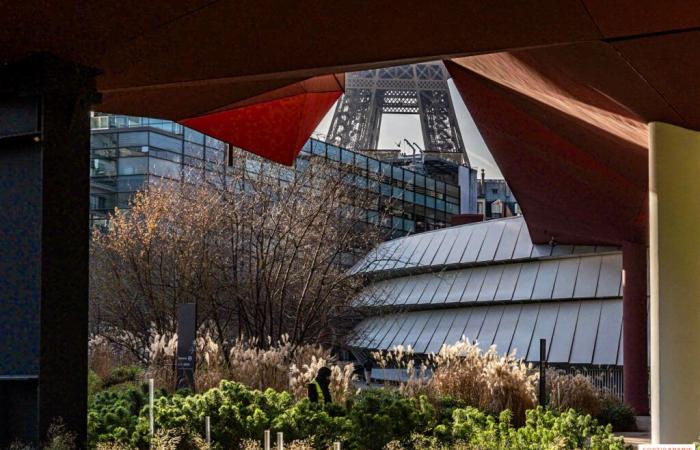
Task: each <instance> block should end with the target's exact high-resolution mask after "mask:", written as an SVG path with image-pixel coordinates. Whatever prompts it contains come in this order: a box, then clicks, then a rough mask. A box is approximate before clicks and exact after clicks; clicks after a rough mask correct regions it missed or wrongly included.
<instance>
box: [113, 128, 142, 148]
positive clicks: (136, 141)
mask: <svg viewBox="0 0 700 450" xmlns="http://www.w3.org/2000/svg"><path fill="white" fill-rule="evenodd" d="M147 145H148V133H147V132H145V131H137V132H129V133H119V146H120V147H141V146H147Z"/></svg>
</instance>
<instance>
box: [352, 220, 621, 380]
mask: <svg viewBox="0 0 700 450" xmlns="http://www.w3.org/2000/svg"><path fill="white" fill-rule="evenodd" d="M353 272H354V273H356V274H357V273H363V274H364V275H367V276H369V277H370V278H371V279H373V280H374V281H373V282H372V283H371V284H370V285H368V286H367V287H366V288H365V290H364V291H363V292H362V293H361V294H360V299H358V300H361V301H362V302H363V303H367V304H369V305H371V307H372V308H381V311H382V314H381V315H371V317H369V318H367V319H365V320H364V321H363V322H362V323H360V324H359V325H358V326H357V328H356V331H357V337H356V338H355V339H354V340H353V341H352V342H351V343H350V345H351V346H353V347H355V349H356V350H359V351H367V350H389V349H391V348H394V347H396V346H403V347H407V346H411V347H412V348H413V350H414V351H415V352H416V353H417V354H419V355H420V354H427V353H437V352H438V351H439V350H440V348H441V347H442V345H443V344H454V343H456V342H457V341H458V340H460V339H461V338H462V337H466V338H467V339H469V340H470V341H474V340H476V341H478V343H479V345H480V347H481V348H482V349H484V350H485V349H487V348H488V347H489V346H491V345H495V346H496V350H497V351H498V352H499V353H502V354H508V353H511V352H515V354H516V356H518V357H522V358H524V359H525V360H527V361H533V362H534V361H537V360H538V359H539V345H538V344H539V339H541V338H544V339H546V340H547V344H548V355H549V356H548V361H549V363H552V364H559V365H565V366H566V365H585V366H590V365H605V366H608V365H622V361H623V359H622V358H623V354H622V346H621V345H620V342H621V337H622V334H621V333H622V254H621V252H620V249H618V248H616V247H608V246H597V247H596V246H572V245H557V246H550V245H547V244H533V242H532V240H531V239H530V236H529V233H528V230H527V225H526V223H525V220H524V219H523V217H513V218H508V219H497V220H491V221H486V222H480V223H475V224H468V225H461V226H455V227H452V228H449V229H445V230H438V231H433V232H429V233H422V234H418V235H414V236H409V237H405V238H401V239H395V240H393V241H390V242H386V243H383V244H381V245H380V246H379V247H377V248H376V249H375V250H374V251H373V252H371V253H370V254H368V255H367V256H366V258H365V259H364V260H363V261H360V262H358V263H357V264H356V265H355V267H354V269H353Z"/></svg>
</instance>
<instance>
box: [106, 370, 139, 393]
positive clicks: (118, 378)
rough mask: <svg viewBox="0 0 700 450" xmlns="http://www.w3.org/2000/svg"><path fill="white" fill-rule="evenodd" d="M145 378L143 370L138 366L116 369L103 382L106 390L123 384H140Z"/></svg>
mask: <svg viewBox="0 0 700 450" xmlns="http://www.w3.org/2000/svg"><path fill="white" fill-rule="evenodd" d="M142 378H143V369H142V368H140V367H138V366H120V367H116V368H114V370H112V373H110V374H109V376H108V377H106V378H105V379H104V381H103V383H102V384H103V386H104V387H105V388H108V387H111V386H116V385H118V384H123V383H132V384H138V383H140V381H141V380H142Z"/></svg>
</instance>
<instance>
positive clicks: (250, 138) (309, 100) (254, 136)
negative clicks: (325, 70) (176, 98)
mask: <svg viewBox="0 0 700 450" xmlns="http://www.w3.org/2000/svg"><path fill="white" fill-rule="evenodd" d="M343 79H344V78H343V76H335V75H328V76H322V77H314V78H311V79H308V80H305V81H302V82H299V83H294V84H292V85H289V86H286V87H284V88H281V89H277V90H275V91H271V92H268V93H265V94H262V95H259V96H257V97H253V98H250V99H247V100H244V101H241V102H238V103H235V104H233V105H230V106H228V107H224V108H220V109H219V110H216V111H213V112H211V113H208V114H204V115H201V116H197V117H191V118H187V119H184V120H181V121H180V123H181V124H183V125H185V126H187V127H190V128H193V129H195V130H198V131H201V132H202V133H204V134H207V135H210V136H213V137H215V138H217V139H221V140H222V141H226V142H228V143H230V144H232V145H235V146H237V147H240V148H242V149H245V150H248V151H250V152H253V153H255V154H257V155H260V156H263V157H265V158H268V159H271V160H272V161H275V162H278V163H281V164H286V165H288V166H291V165H292V164H293V163H294V159H295V158H296V156H297V155H298V154H299V152H300V151H301V148H302V147H303V146H304V143H305V142H306V141H307V140H308V139H309V136H311V133H312V132H313V131H314V129H316V126H317V125H318V123H319V122H320V121H321V119H323V116H324V115H325V114H326V113H327V112H328V110H329V109H330V107H331V106H333V104H334V103H335V102H336V100H338V97H340V95H341V94H342V89H343Z"/></svg>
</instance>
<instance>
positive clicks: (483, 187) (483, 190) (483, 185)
mask: <svg viewBox="0 0 700 450" xmlns="http://www.w3.org/2000/svg"><path fill="white" fill-rule="evenodd" d="M481 196H482V197H486V170H485V169H481Z"/></svg>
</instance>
